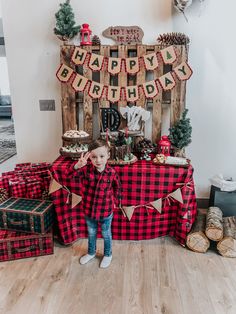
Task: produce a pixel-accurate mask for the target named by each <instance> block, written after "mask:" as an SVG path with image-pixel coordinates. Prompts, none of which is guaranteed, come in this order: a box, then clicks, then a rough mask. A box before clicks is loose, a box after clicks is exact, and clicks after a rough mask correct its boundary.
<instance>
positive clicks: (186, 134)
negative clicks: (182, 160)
mask: <svg viewBox="0 0 236 314" xmlns="http://www.w3.org/2000/svg"><path fill="white" fill-rule="evenodd" d="M187 113H188V109H185V110H184V112H183V114H182V117H181V119H180V120H179V121H178V122H177V123H176V124H175V125H174V126H173V127H172V128H170V129H169V131H170V134H169V136H168V137H169V140H170V142H171V144H172V145H173V146H174V149H175V156H178V157H185V151H184V148H185V147H186V146H188V145H189V144H190V143H191V142H192V140H191V135H192V126H191V124H190V119H189V118H186V116H187Z"/></svg>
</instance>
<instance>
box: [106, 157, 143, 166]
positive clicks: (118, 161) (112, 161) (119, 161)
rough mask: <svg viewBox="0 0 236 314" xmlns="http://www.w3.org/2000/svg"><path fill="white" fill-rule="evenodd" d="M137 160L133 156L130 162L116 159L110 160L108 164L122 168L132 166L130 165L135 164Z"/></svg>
mask: <svg viewBox="0 0 236 314" xmlns="http://www.w3.org/2000/svg"><path fill="white" fill-rule="evenodd" d="M137 160H138V158H137V157H136V156H134V155H133V154H132V157H131V159H130V160H123V159H119V160H115V159H111V160H108V164H109V165H120V166H122V165H130V164H133V163H135V162H136V161H137Z"/></svg>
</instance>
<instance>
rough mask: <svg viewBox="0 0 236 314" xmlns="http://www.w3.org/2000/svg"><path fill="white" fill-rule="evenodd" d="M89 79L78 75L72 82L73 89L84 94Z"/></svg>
mask: <svg viewBox="0 0 236 314" xmlns="http://www.w3.org/2000/svg"><path fill="white" fill-rule="evenodd" d="M87 83H88V79H87V78H86V77H84V76H82V75H80V74H76V76H75V78H74V79H73V82H72V87H73V88H74V90H75V91H76V92H83V91H84V90H85V88H86V86H87Z"/></svg>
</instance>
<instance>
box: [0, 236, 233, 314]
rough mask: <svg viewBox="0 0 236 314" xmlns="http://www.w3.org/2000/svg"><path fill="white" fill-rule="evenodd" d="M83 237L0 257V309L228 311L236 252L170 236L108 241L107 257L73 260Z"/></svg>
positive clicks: (76, 313)
mask: <svg viewBox="0 0 236 314" xmlns="http://www.w3.org/2000/svg"><path fill="white" fill-rule="evenodd" d="M86 249H87V240H86V239H80V240H78V241H77V242H76V243H74V244H73V245H72V246H69V247H62V246H59V245H56V247H55V253H54V255H49V256H43V257H39V258H30V259H24V260H18V261H11V262H3V263H0V313H1V314H8V313H12V314H23V313H24V314H31V313H32V314H46V313H47V314H54V313H55V314H104V313H105V314H106V313H109V314H132V313H133V314H139V313H143V314H154V313H158V314H159V313H160V314H168V313H173V314H201V313H202V314H214V313H217V314H224V313H227V314H228V313H232V314H233V313H234V314H235V313H236V259H230V258H224V257H221V256H220V255H218V254H217V253H216V251H214V250H213V249H211V250H209V251H208V252H207V253H206V254H199V253H194V252H191V251H189V250H187V249H186V248H183V247H181V246H180V245H179V244H178V243H177V242H175V241H174V240H172V239H171V238H168V237H165V238H158V239H154V240H148V241H140V242H131V241H113V261H112V264H111V266H110V267H109V268H108V269H100V268H99V263H100V260H101V258H102V250H103V241H102V240H98V254H97V257H96V259H94V260H93V261H91V262H90V263H88V264H87V265H83V266H82V265H80V264H79V257H80V256H81V255H83V254H84V253H85V252H86Z"/></svg>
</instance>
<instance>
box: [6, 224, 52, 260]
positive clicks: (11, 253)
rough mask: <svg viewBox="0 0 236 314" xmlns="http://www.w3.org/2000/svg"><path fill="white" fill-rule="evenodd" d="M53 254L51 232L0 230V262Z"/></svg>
mask: <svg viewBox="0 0 236 314" xmlns="http://www.w3.org/2000/svg"><path fill="white" fill-rule="evenodd" d="M49 254H53V234H52V232H51V231H50V232H48V233H45V234H35V233H25V232H16V231H10V230H0V262H4V261H10V260H15V259H20V258H27V257H35V256H42V255H49Z"/></svg>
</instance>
